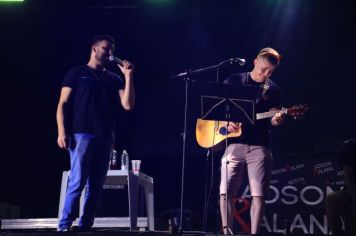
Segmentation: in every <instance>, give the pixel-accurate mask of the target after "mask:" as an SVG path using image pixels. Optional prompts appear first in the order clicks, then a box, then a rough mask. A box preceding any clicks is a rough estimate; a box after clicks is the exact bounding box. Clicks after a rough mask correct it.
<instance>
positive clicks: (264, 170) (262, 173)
mask: <svg viewBox="0 0 356 236" xmlns="http://www.w3.org/2000/svg"><path fill="white" fill-rule="evenodd" d="M226 158H227V160H228V164H227V165H226ZM272 161H273V158H272V153H271V151H270V149H269V148H267V147H265V146H253V145H246V144H230V145H229V146H228V147H227V149H226V150H225V153H224V156H223V158H222V159H221V182H220V194H226V184H227V185H228V195H229V196H234V195H236V192H237V190H238V189H239V187H240V186H241V183H242V178H243V176H244V170H245V166H247V174H248V180H249V185H250V192H251V195H252V196H256V197H257V196H259V197H262V196H266V194H267V191H268V188H269V179H270V175H271V171H272ZM226 171H227V172H228V175H227V179H226Z"/></svg>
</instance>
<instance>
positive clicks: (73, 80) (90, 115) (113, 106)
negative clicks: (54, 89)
mask: <svg viewBox="0 0 356 236" xmlns="http://www.w3.org/2000/svg"><path fill="white" fill-rule="evenodd" d="M62 86H63V87H70V88H72V93H71V97H70V103H69V113H67V114H68V115H69V117H66V118H67V120H69V122H68V123H67V124H66V125H67V129H69V132H70V133H89V134H95V135H99V136H104V137H110V138H112V137H113V134H114V130H115V122H116V115H117V110H118V108H119V105H120V97H119V90H120V89H123V88H124V82H123V80H122V79H121V77H120V76H119V75H117V74H115V73H113V72H110V71H108V70H105V71H96V70H94V69H91V68H90V67H89V66H87V65H83V66H79V67H75V68H72V69H70V70H69V71H68V73H67V74H66V76H65V78H64V81H63V84H62ZM68 126H69V127H68Z"/></svg>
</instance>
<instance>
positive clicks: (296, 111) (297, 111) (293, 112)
mask: <svg viewBox="0 0 356 236" xmlns="http://www.w3.org/2000/svg"><path fill="white" fill-rule="evenodd" d="M307 111H308V106H307V105H306V104H302V105H294V106H293V107H291V108H288V109H287V114H288V115H290V116H292V117H293V118H294V119H297V118H300V117H302V116H303V115H304V114H305V113H306V112H307Z"/></svg>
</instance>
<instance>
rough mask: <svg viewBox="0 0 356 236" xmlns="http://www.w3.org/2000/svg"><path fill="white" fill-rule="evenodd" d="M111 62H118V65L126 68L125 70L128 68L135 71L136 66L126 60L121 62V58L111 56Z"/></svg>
mask: <svg viewBox="0 0 356 236" xmlns="http://www.w3.org/2000/svg"><path fill="white" fill-rule="evenodd" d="M109 61H111V62H116V63H117V64H119V65H120V66H122V67H124V68H127V69H129V70H133V69H134V67H135V66H134V65H133V64H132V63H130V62H128V61H126V60H121V59H120V58H118V57H115V56H114V55H111V56H110V57H109Z"/></svg>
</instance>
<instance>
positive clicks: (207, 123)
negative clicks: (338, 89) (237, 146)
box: [195, 105, 308, 148]
mask: <svg viewBox="0 0 356 236" xmlns="http://www.w3.org/2000/svg"><path fill="white" fill-rule="evenodd" d="M307 110H308V107H307V106H306V105H295V106H293V107H291V108H282V109H281V110H273V111H268V112H263V113H257V114H256V120H261V119H265V118H271V117H273V116H274V115H275V114H277V113H281V114H285V115H289V116H292V117H293V118H298V117H301V116H302V115H304V113H305V112H306V111H307ZM235 124H236V125H238V126H239V128H238V129H237V130H236V131H234V132H229V131H228V130H227V121H214V120H202V119H197V124H196V130H195V135H196V139H197V142H198V144H199V146H201V147H203V148H211V147H214V146H216V145H218V144H219V143H221V142H222V141H224V140H225V139H228V138H238V137H240V136H241V134H242V129H241V126H242V124H241V123H235Z"/></svg>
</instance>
